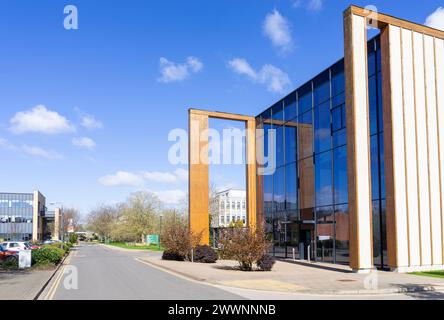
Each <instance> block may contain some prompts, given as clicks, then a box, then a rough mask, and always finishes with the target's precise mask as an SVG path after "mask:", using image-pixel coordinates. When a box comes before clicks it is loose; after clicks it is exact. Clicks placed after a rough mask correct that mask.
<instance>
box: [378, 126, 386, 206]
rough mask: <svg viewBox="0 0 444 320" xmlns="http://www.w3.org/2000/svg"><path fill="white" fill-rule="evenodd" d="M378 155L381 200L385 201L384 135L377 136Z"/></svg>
mask: <svg viewBox="0 0 444 320" xmlns="http://www.w3.org/2000/svg"><path fill="white" fill-rule="evenodd" d="M379 153H380V159H381V165H380V168H381V199H385V197H386V196H385V167H384V165H385V164H384V135H382V134H381V135H379Z"/></svg>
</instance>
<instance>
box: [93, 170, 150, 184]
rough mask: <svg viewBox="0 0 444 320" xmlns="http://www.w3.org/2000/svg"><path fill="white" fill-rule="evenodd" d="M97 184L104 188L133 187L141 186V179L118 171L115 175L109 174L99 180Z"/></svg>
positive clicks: (132, 174)
mask: <svg viewBox="0 0 444 320" xmlns="http://www.w3.org/2000/svg"><path fill="white" fill-rule="evenodd" d="M98 181H99V183H100V184H102V185H104V186H106V187H120V186H135V187H139V186H142V185H143V179H142V178H141V177H140V176H138V175H136V174H134V173H130V172H126V171H118V172H117V173H116V174H110V175H107V176H104V177H102V178H99V180H98Z"/></svg>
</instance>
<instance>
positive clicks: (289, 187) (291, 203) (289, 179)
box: [285, 163, 297, 215]
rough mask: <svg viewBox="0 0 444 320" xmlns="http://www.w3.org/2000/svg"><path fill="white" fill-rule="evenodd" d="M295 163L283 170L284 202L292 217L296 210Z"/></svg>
mask: <svg viewBox="0 0 444 320" xmlns="http://www.w3.org/2000/svg"><path fill="white" fill-rule="evenodd" d="M296 165H297V164H296V163H292V164H290V165H287V166H286V167H285V168H286V169H285V194H286V196H285V200H286V209H287V211H288V213H289V214H291V215H294V213H295V212H296V209H297V171H296Z"/></svg>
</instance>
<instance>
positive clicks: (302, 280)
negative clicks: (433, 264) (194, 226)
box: [141, 257, 444, 299]
mask: <svg viewBox="0 0 444 320" xmlns="http://www.w3.org/2000/svg"><path fill="white" fill-rule="evenodd" d="M141 260H143V261H144V262H146V263H147V264H149V265H151V266H154V267H157V268H160V269H164V270H167V271H169V272H173V273H175V274H178V275H181V276H184V277H186V278H189V279H193V280H196V281H200V282H206V283H210V284H214V285H219V286H222V287H230V288H237V289H250V290H256V291H257V290H266V291H270V292H276V293H290V294H308V295H315V296H338V295H343V296H356V295H366V296H371V295H375V294H384V295H390V294H393V293H420V292H430V294H429V296H432V294H431V293H434V294H433V297H434V298H438V297H439V298H441V299H444V294H442V293H440V292H441V291H444V279H437V278H431V277H422V276H416V275H409V274H398V273H392V272H382V271H374V272H372V273H371V274H356V273H353V272H351V270H349V269H348V268H347V267H341V266H334V265H325V264H315V265H313V264H301V263H289V262H281V261H278V262H276V264H275V267H274V268H273V271H271V272H242V271H238V270H236V267H237V263H236V262H234V261H218V262H217V263H216V264H200V263H191V262H179V261H164V260H161V259H160V257H144V258H141Z"/></svg>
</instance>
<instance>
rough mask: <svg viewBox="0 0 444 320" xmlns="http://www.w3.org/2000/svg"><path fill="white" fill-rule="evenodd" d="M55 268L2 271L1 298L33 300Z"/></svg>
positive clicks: (0, 275) (0, 281)
mask: <svg viewBox="0 0 444 320" xmlns="http://www.w3.org/2000/svg"><path fill="white" fill-rule="evenodd" d="M54 270H55V268H54V269H50V270H39V271H36V270H23V271H21V270H18V271H5V270H2V271H0V300H33V299H34V298H35V297H36V296H37V294H38V293H39V291H40V290H41V289H42V288H43V286H44V285H45V283H46V282H47V281H48V280H49V279H50V278H51V276H52V274H53V273H54Z"/></svg>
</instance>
